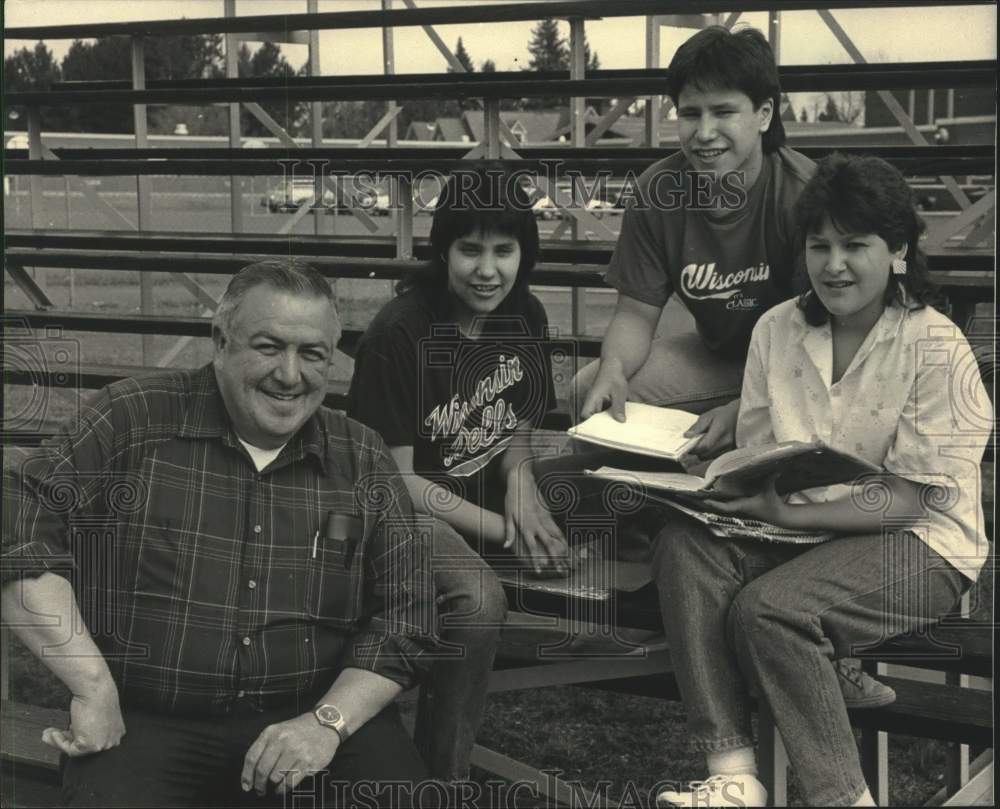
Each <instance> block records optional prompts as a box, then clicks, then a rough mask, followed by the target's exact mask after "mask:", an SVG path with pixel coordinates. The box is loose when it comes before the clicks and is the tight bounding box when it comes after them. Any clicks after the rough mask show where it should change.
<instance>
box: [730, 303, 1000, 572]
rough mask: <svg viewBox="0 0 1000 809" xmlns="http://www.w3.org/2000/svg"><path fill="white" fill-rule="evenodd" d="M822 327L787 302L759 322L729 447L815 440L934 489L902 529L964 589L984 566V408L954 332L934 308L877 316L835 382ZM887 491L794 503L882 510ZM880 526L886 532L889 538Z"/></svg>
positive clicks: (849, 489) (845, 492)
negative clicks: (949, 568) (960, 579)
mask: <svg viewBox="0 0 1000 809" xmlns="http://www.w3.org/2000/svg"><path fill="white" fill-rule="evenodd" d="M832 376H833V341H832V337H831V332H830V326H829V324H825V325H823V326H810V325H808V324H807V323H806V321H805V317H804V315H803V312H802V311H801V310H800V309H799V308H798V306H797V302H796V300H794V299H793V300H789V301H785V302H784V303H781V304H779V305H778V306H775V307H774V308H773V309H771V310H770V311H768V312H766V313H765V314H764V316H763V317H762V318H761V319H760V321H759V322H758V323H757V326H756V327H755V329H754V333H753V338H752V340H751V345H750V353H749V356H748V357H747V365H746V371H745V372H744V376H743V393H742V399H741V402H740V413H739V421H738V423H737V427H736V443H737V445H738V446H753V445H756V444H764V443H769V442H774V441H812V440H816V439H820V440H822V441H824V442H825V443H827V444H829V445H830V446H833V447H836V448H840V449H844V450H847V451H849V452H853V453H854V454H856V455H860V456H861V457H863V458H865V459H866V460H869V461H871V462H873V463H876V464H879V465H880V466H882V467H883V468H884V469H885V470H886V471H888V472H891V473H893V474H895V475H899V476H900V477H904V478H906V479H908V480H912V481H915V482H917V483H933V484H936V486H934V487H928V488H927V489H925V490H924V494H923V495H922V497H923V499H924V502H925V504H926V505H927V506H928V508H927V517H926V519H925V520H924V521H922V522H918V523H916V524H913V525H912V526H909V530H912V531H914V532H915V533H916V534H917V535H918V536H920V537H921V538H922V539H923V540H924V541H925V542H926V543H927V544H928V545H929V546H930V547H931V548H932V549H933V550H935V551H936V552H937V553H939V554H940V555H941V556H943V557H944V558H945V559H946V560H947V561H948V562H949V563H950V564H952V565H953V566H954V567H955V568H957V569H958V570H959V571H961V572H962V573H963V574H964V575H965V576H967V577H968V578H970V579H975V578H976V576H977V575H978V573H979V571H980V569H981V568H982V566H983V563H984V561H985V558H986V555H987V551H988V545H987V541H986V537H985V533H984V530H983V510H982V505H981V502H980V500H981V497H980V491H981V489H980V485H981V481H980V466H979V465H980V462H981V460H982V456H983V450H984V448H985V446H986V442H987V440H988V439H989V436H990V433H991V430H992V429H993V409H992V405H991V404H990V400H989V398H988V397H987V394H986V389H985V388H984V387H983V383H982V379H981V378H980V374H979V367H978V364H977V362H976V358H975V355H974V353H973V351H972V349H971V347H970V346H969V343H968V341H967V340H966V339H965V337H964V335H963V334H962V332H961V331H960V330H959V328H958V327H957V326H956V325H955V324H954V323H952V322H951V321H950V320H949V319H948V318H947V317H945V316H944V315H942V314H941V313H939V312H937V311H936V310H934V309H932V308H931V307H925V308H923V309H906V308H903V307H902V306H898V305H891V306H888V307H886V309H885V311H884V312H883V313H882V316H881V317H880V318H879V320H878V322H877V323H876V324H875V326H874V327H873V328H872V330H871V332H869V334H868V336H867V338H866V339H865V341H864V343H863V344H862V345H861V347H860V348H859V349H858V352H857V354H856V355H855V357H854V359H853V360H852V361H851V363H850V365H849V366H848V368H847V370H846V371H845V372H844V375H843V376H842V377H841V378H840V379H839V380H838V381H837V382H835V383H834V382H832ZM886 496H887V492H886V490H885V488H884V487H873V486H867V487H866V486H864V485H858V486H856V487H853V486H848V485H840V486H829V487H823V488H816V489H810V490H808V491H806V492H803V493H802V494H800V495H797V496H796V498H797V499H798V502H804V501H810V502H835V501H837V500H841V499H845V500H846V499H847V498H849V497H854V498H856V501H857V503H858V504H859V505H860V506H861V507H864V508H872V509H878V510H883V509H885V508H886V507H887V505H888V503H887V502H886ZM891 527H892V526H891V521H890V520H887V529H888V528H891Z"/></svg>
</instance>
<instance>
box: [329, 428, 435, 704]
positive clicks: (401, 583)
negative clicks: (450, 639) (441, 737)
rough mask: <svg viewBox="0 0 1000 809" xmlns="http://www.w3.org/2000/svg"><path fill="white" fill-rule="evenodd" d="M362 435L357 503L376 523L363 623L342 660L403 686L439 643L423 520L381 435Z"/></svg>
mask: <svg viewBox="0 0 1000 809" xmlns="http://www.w3.org/2000/svg"><path fill="white" fill-rule="evenodd" d="M365 434H366V440H368V441H370V442H371V446H370V447H368V448H366V449H367V450H369V452H368V455H369V457H370V463H369V464H368V467H367V472H366V473H364V474H362V475H361V478H360V479H359V481H358V491H359V500H360V501H361V502H362V503H364V508H365V510H366V512H367V514H368V515H369V516H372V517H373V518H374V520H375V527H374V530H373V532H372V536H371V539H370V543H369V550H368V553H367V554H366V567H365V571H364V573H365V585H364V586H365V605H366V613H367V616H366V617H367V620H366V621H365V622H364V623H363V625H362V626H363V629H362V630H361V631H360V632H359V633H358V634H357V635H355V637H354V638H353V639H352V640H353V642H352V643H350V644H347V648H346V651H345V655H346V657H345V659H344V660H342V661H341V662H342V664H343V666H344V667H351V668H360V669H366V670H368V671H373V672H375V673H376V674H380V675H382V676H383V677H387V678H388V679H390V680H393V681H395V682H397V683H399V684H400V685H401V686H403V687H404V688H409V687H410V686H412V685H413V684H414V683H415V682H417V681H418V680H420V679H421V678H422V677H423V676H424V675H425V674H426V672H427V670H428V669H429V667H430V663H431V658H432V657H433V651H434V650H435V649H436V648H437V646H438V640H437V634H436V633H437V605H436V603H435V599H434V585H433V576H432V571H431V536H430V521H428V520H418V519H416V518H415V517H414V513H413V506H412V503H411V501H410V496H409V494H408V493H407V491H406V486H405V484H404V483H403V479H402V477H401V476H400V474H399V471H398V469H397V468H396V465H395V463H394V462H393V460H392V458H391V456H390V455H389V453H388V451H387V450H386V448H385V444H384V442H383V441H382V439H381V438H379V437H378V435H377V434H375V433H374V432H372V431H368V430H366V431H365Z"/></svg>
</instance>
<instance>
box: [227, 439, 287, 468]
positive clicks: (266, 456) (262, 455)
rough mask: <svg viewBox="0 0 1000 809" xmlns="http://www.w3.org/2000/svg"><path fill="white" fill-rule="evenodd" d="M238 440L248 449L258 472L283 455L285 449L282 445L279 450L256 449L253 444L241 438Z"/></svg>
mask: <svg viewBox="0 0 1000 809" xmlns="http://www.w3.org/2000/svg"><path fill="white" fill-rule="evenodd" d="M237 439H238V440H239V442H240V443H241V444H242V445H243V446H244V447H246V449H247V452H249V453H250V458H251V460H252V461H253V465H254V466H256V467H257V471H258V472H259V471H260V470H261V469H263V468H264V467H265V466H267V465H268V464H269V463H271V461H273V460H274V459H275V458H277V457H278V455H280V454H281V450H283V449H284V448H285V445H284V444H282V445H281V446H280V447H278V448H277V449H261V448H260V447H255V446H254V445H253V444H248V443H247V442H246V441H244V440H243V439H242V438H240V437H239V436H237Z"/></svg>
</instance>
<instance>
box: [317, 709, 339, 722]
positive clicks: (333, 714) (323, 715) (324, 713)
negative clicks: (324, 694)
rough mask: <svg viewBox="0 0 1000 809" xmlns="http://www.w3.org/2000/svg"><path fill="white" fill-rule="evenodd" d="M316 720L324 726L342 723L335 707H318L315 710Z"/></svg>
mask: <svg viewBox="0 0 1000 809" xmlns="http://www.w3.org/2000/svg"><path fill="white" fill-rule="evenodd" d="M316 718H317V719H319V721H320V722H323V723H324V724H330V725H335V724H336V723H338V722H341V721H343V717H342V716H341V715H340V711H339V710H337V707H336V706H335V705H320V706H319V707H318V708H317V709H316Z"/></svg>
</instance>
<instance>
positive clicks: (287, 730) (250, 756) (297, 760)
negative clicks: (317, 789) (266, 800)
mask: <svg viewBox="0 0 1000 809" xmlns="http://www.w3.org/2000/svg"><path fill="white" fill-rule="evenodd" d="M339 746H340V736H338V735H337V732H336V731H335V730H333V729H331V728H327V727H323V726H322V725H321V724H319V722H317V721H316V717H315V716H313V715H312V714H311V713H307V714H302V716H296V717H295V718H294V719H289V720H287V721H286V722H278V723H277V724H276V725H268V726H267V727H266V728H264V729H263V730H262V731H261V732H260V735H259V736H258V737H257V739H256V740H255V741H254V743H253V744H252V745H250V749H249V750H247V754H246V756H245V757H244V759H243V774H242V775H241V777H240V778H241V783H242V786H243V791H244V792H249V791H250V790H251V789H253V790H256V792H257V794H258V795H264V794H266V793H267V784H268V782H269V781H270V782H271V783H272V784H274V786H275V792H277V794H279V795H283V794H284V793H285V792H288V791H290V790H292V789H294V788H295V787H296V786H298V784H299V782H300V781H301V780H302V779H303V778H305V777H306V776H307V775H312V774H313V773H316V772H319V771H320V770H322V769H324V768H326V766H327V765H328V764H329V763H330V762H331V761H332V760H333V757H334V755H335V754H336V752H337V748H338V747H339Z"/></svg>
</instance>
